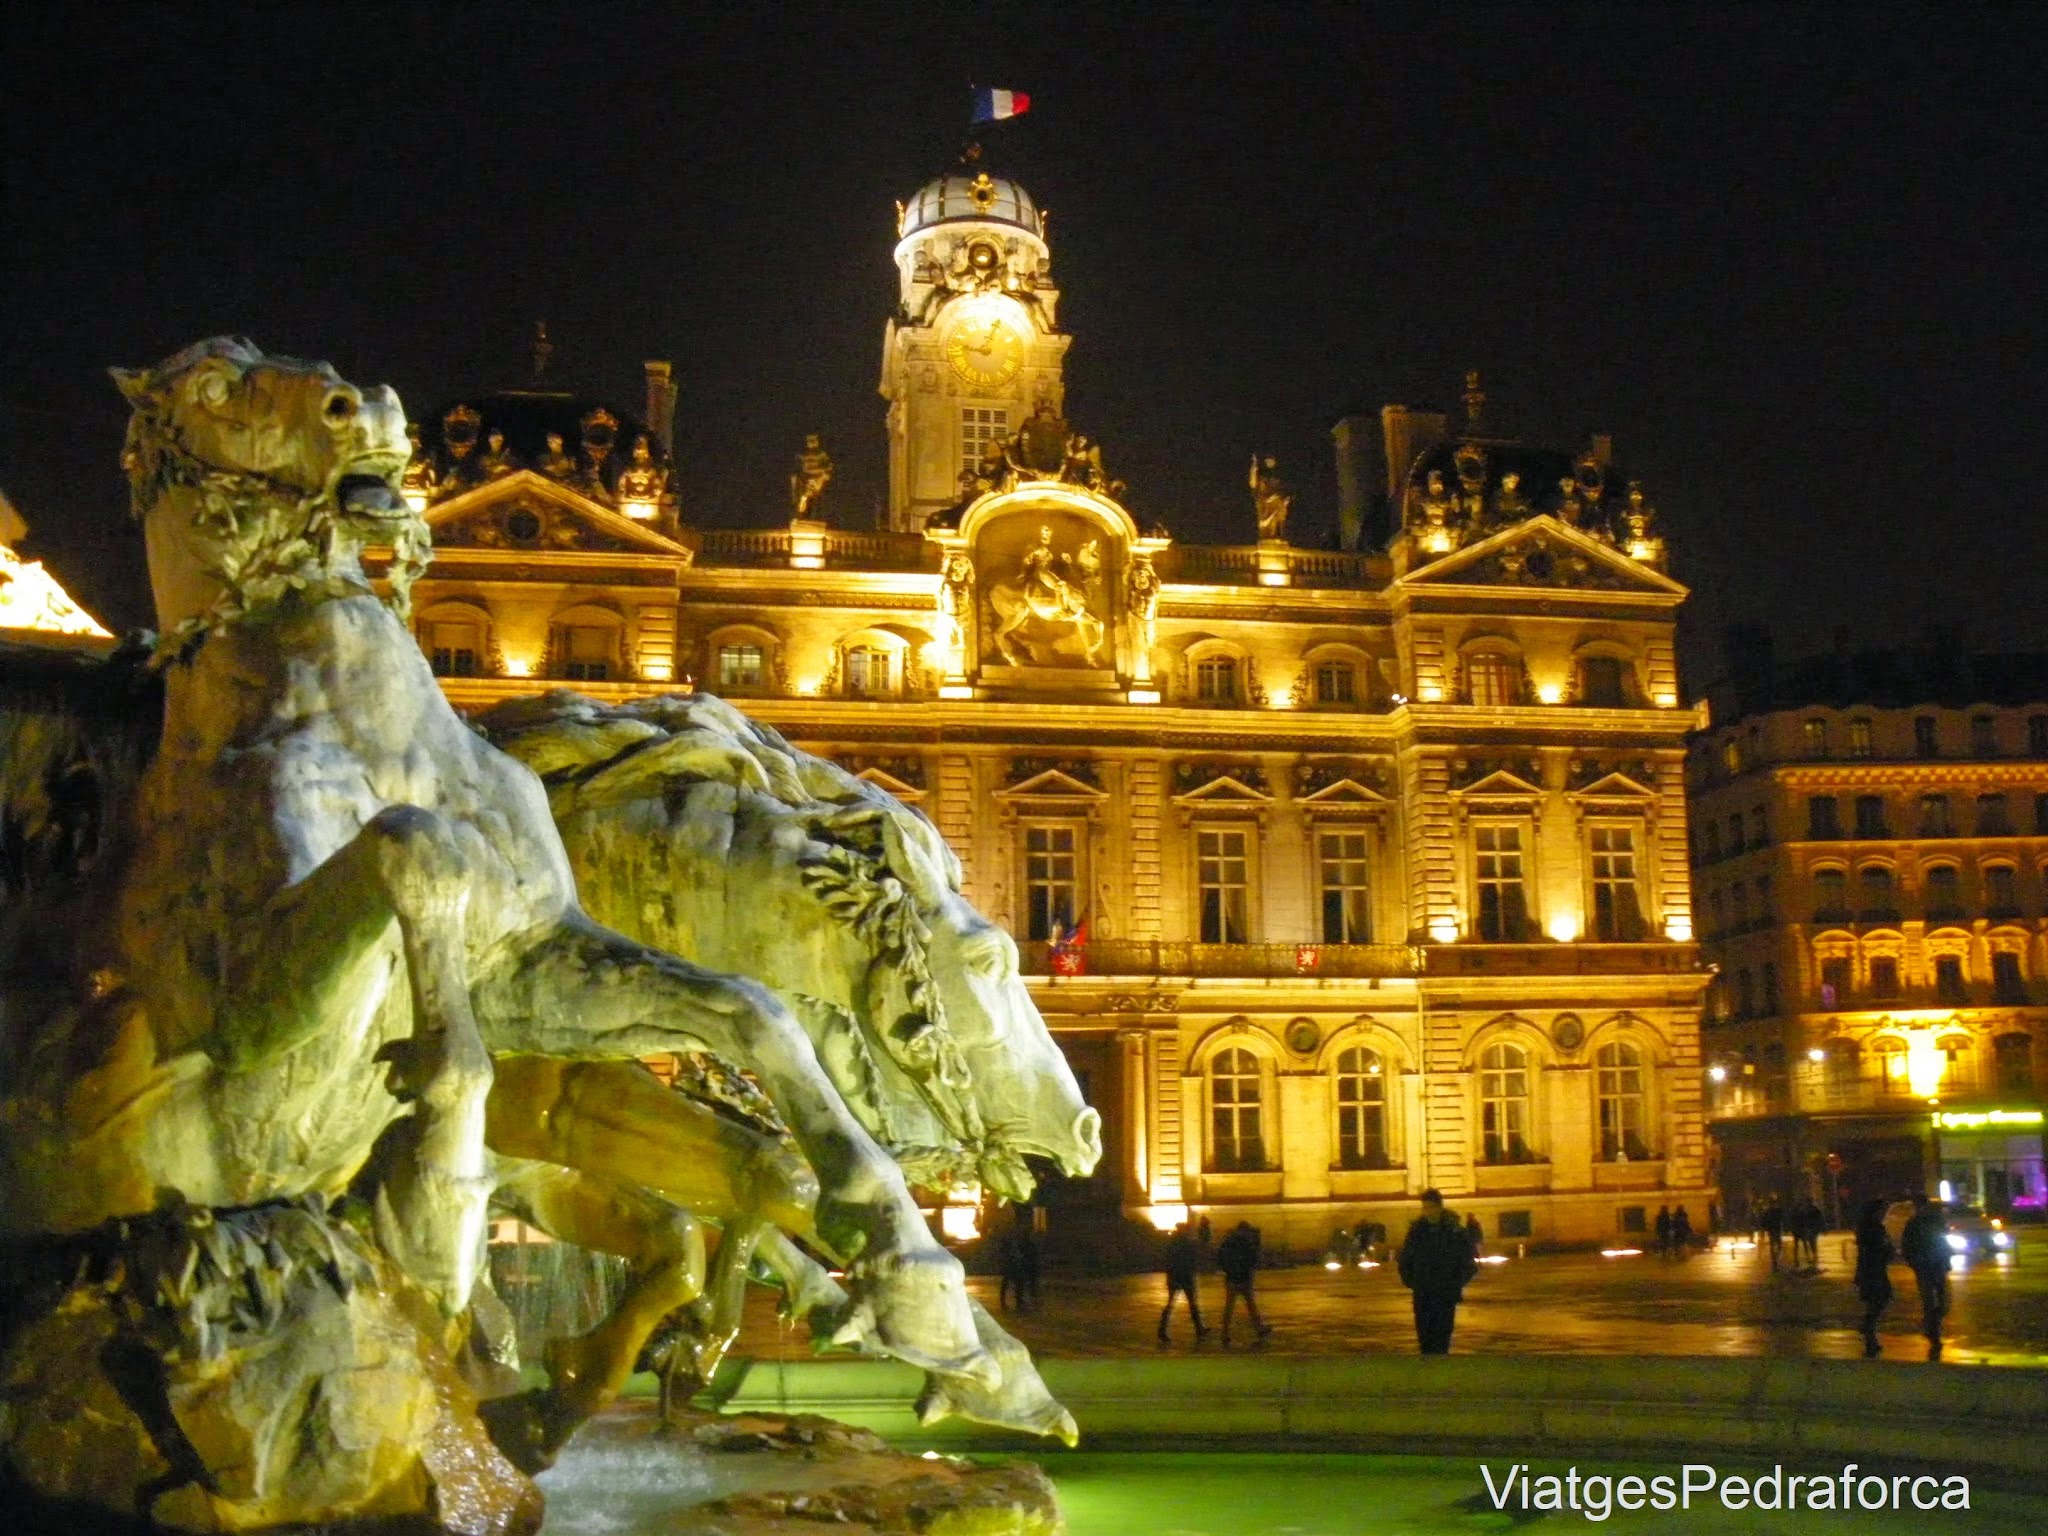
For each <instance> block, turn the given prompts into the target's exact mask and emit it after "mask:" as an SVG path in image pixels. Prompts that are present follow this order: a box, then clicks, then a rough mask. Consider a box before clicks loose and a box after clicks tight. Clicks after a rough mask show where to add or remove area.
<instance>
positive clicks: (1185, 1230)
mask: <svg viewBox="0 0 2048 1536" xmlns="http://www.w3.org/2000/svg"><path fill="white" fill-rule="evenodd" d="M1201 1251H1202V1250H1201V1249H1200V1247H1199V1246H1197V1244H1196V1242H1195V1233H1194V1228H1192V1227H1190V1226H1189V1225H1188V1224H1187V1223H1186V1222H1182V1223H1181V1224H1180V1225H1179V1226H1177V1227H1175V1228H1174V1229H1173V1236H1171V1237H1169V1238H1168V1239H1167V1240H1166V1260H1165V1262H1164V1264H1163V1265H1161V1268H1163V1269H1164V1270H1165V1271H1166V1305H1165V1306H1164V1307H1163V1308H1161V1309H1160V1313H1159V1342H1160V1343H1162V1344H1164V1343H1165V1342H1166V1324H1167V1321H1168V1320H1169V1319H1170V1318H1171V1317H1172V1316H1173V1298H1174V1297H1175V1296H1186V1297H1187V1299H1188V1316H1189V1317H1190V1318H1192V1319H1193V1320H1194V1324H1195V1342H1196V1343H1200V1342H1201V1340H1202V1338H1203V1336H1204V1335H1205V1334H1207V1333H1208V1331H1209V1330H1208V1329H1206V1328H1204V1327H1203V1326H1202V1301H1201V1298H1200V1297H1199V1296H1198V1295H1196V1294H1195V1261H1196V1260H1197V1259H1198V1258H1199V1257H1200V1256H1201Z"/></svg>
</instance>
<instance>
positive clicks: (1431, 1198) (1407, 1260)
mask: <svg viewBox="0 0 2048 1536" xmlns="http://www.w3.org/2000/svg"><path fill="white" fill-rule="evenodd" d="M1398 1262H1399V1264H1400V1268H1401V1283H1402V1284H1403V1285H1405V1286H1407V1287H1408V1289H1409V1290H1410V1291H1411V1292H1413V1293H1414V1303H1415V1340H1416V1343H1417V1344H1419V1345H1420V1346H1421V1348H1422V1353H1424V1354H1425V1355H1447V1354H1449V1353H1450V1352H1451V1329H1452V1327H1453V1326H1454V1325H1455V1324H1456V1322H1457V1320H1458V1302H1459V1301H1460V1300H1461V1299H1462V1298H1463V1296H1464V1294H1465V1285H1466V1282H1468V1281H1469V1280H1471V1278H1472V1277H1473V1276H1474V1275H1476V1274H1478V1273H1479V1261H1478V1260H1477V1259H1475V1258H1474V1257H1473V1256H1472V1243H1471V1240H1470V1239H1469V1238H1467V1237H1466V1236H1465V1229H1464V1227H1463V1226H1462V1225H1461V1224H1460V1223H1459V1221H1458V1218H1457V1217H1455V1216H1453V1215H1452V1214H1451V1213H1450V1212H1449V1211H1447V1210H1445V1209H1444V1197H1443V1196H1442V1195H1440V1194H1438V1193H1437V1192H1436V1191H1435V1190H1433V1189H1425V1190H1424V1191H1423V1192H1422V1215H1421V1216H1420V1217H1419V1218H1418V1219H1417V1220H1416V1222H1415V1225H1413V1226H1412V1227H1410V1228H1409V1229H1408V1237H1407V1240H1406V1241H1405V1242H1403V1243H1402V1244H1401V1254H1400V1259H1399V1261H1398Z"/></svg>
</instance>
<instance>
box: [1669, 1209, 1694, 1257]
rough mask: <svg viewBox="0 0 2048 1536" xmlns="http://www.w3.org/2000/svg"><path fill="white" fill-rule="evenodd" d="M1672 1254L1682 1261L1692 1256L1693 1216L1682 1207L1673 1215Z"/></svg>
mask: <svg viewBox="0 0 2048 1536" xmlns="http://www.w3.org/2000/svg"><path fill="white" fill-rule="evenodd" d="M1671 1252H1672V1254H1673V1255H1674V1256H1675V1257H1677V1258H1681V1259H1683V1258H1688V1257H1690V1256H1691V1254H1692V1214H1691V1213H1690V1212H1689V1211H1687V1210H1686V1208H1685V1207H1684V1206H1682V1205H1681V1206H1680V1207H1679V1208H1678V1209H1677V1210H1675V1211H1673V1212H1672V1213H1671Z"/></svg>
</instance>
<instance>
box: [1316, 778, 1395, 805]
mask: <svg viewBox="0 0 2048 1536" xmlns="http://www.w3.org/2000/svg"><path fill="white" fill-rule="evenodd" d="M1296 798H1298V799H1299V800H1300V801H1301V803H1302V804H1303V805H1321V806H1340V805H1351V806H1367V805H1391V804H1392V803H1393V802H1392V801H1390V800H1388V799H1387V797H1386V796H1385V795H1383V794H1381V793H1380V792H1379V791H1378V790H1376V789H1374V788H1373V787H1372V786H1371V785H1370V784H1361V783H1359V782H1358V780H1356V779H1353V778H1342V779H1334V780H1332V781H1331V782H1330V783H1328V784H1325V785H1323V786H1322V787H1321V788H1320V789H1316V790H1312V791H1311V792H1309V793H1308V794H1305V795H1300V796H1297V797H1296Z"/></svg>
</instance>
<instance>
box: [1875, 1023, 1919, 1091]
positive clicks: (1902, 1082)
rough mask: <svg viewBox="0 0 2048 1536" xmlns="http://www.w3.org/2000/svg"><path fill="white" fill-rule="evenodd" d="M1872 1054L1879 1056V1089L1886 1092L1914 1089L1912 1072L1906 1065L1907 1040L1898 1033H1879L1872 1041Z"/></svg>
mask: <svg viewBox="0 0 2048 1536" xmlns="http://www.w3.org/2000/svg"><path fill="white" fill-rule="evenodd" d="M1870 1054H1871V1055H1872V1056H1874V1057H1876V1058H1877V1060H1876V1062H1875V1066H1876V1068H1877V1071H1876V1073H1875V1076H1876V1078H1877V1086H1878V1091H1879V1092H1880V1093H1885V1094H1894V1095H1897V1094H1909V1093H1911V1092H1912V1091H1913V1078H1912V1074H1911V1073H1910V1072H1909V1071H1908V1070H1907V1067H1906V1060H1907V1057H1906V1042H1905V1041H1903V1040H1901V1039H1899V1037H1898V1036H1896V1035H1879V1036H1878V1037H1877V1038H1876V1039H1875V1040H1873V1041H1871V1042H1870Z"/></svg>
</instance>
